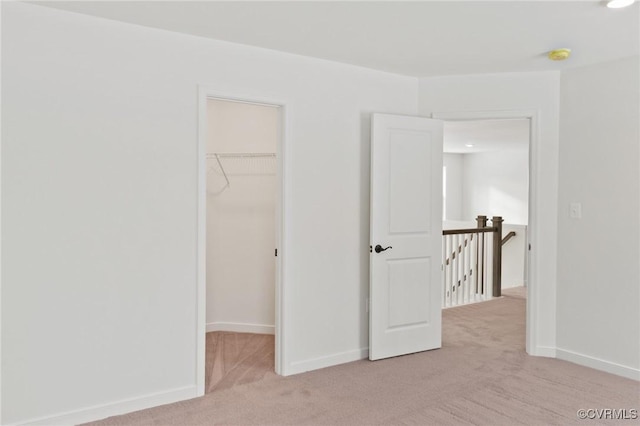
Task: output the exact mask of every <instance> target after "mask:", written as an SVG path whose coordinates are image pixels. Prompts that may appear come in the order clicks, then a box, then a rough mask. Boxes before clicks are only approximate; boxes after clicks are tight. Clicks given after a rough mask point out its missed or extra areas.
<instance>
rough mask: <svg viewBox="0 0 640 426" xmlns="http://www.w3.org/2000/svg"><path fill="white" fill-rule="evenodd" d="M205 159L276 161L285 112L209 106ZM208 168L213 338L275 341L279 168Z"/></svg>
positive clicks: (225, 163)
mask: <svg viewBox="0 0 640 426" xmlns="http://www.w3.org/2000/svg"><path fill="white" fill-rule="evenodd" d="M207 117H208V121H207V127H208V131H207V152H210V153H275V152H276V146H277V142H278V140H277V138H278V135H279V124H280V108H276V107H269V106H262V105H254V104H247V103H241V102H225V101H220V100H212V99H211V100H209V101H208V102H207ZM220 161H221V163H222V167H224V171H225V173H226V174H227V178H228V179H229V185H227V181H226V180H225V178H224V175H223V173H222V170H221V168H220V165H219V164H218V162H217V161H216V160H215V159H210V160H207V169H208V170H207V331H218V330H224V331H241V332H253V333H273V332H274V324H275V260H274V259H275V258H274V251H273V250H274V248H275V247H276V240H275V233H276V219H275V211H276V205H275V202H276V160H275V158H259V157H258V158H238V157H231V158H227V157H223V158H222V159H221V160H220Z"/></svg>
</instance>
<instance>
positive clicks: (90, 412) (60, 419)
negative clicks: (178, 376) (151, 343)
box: [14, 386, 198, 426]
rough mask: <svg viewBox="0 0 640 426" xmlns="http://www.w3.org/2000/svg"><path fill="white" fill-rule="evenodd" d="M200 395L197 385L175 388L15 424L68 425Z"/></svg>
mask: <svg viewBox="0 0 640 426" xmlns="http://www.w3.org/2000/svg"><path fill="white" fill-rule="evenodd" d="M197 396H198V393H197V388H196V386H187V387H184V388H178V389H173V390H170V391H167V392H158V393H153V394H149V395H144V396H140V397H135V398H129V399H123V400H120V401H116V402H111V403H108V404H103V405H94V406H92V407H86V408H82V409H80V410H74V411H68V412H66V413H58V414H55V415H52V416H46V417H40V418H36V419H30V420H25V421H21V422H18V423H14V424H15V425H47V426H58V425H60V426H66V425H77V424H80V423H87V422H92V421H96V420H101V419H104V418H107V417H111V416H118V415H120V414H126V413H131V412H132V411H138V410H144V409H146V408H151V407H157V406H159V405H165V404H171V403H173V402H178V401H184V400H185V399H191V398H196V397H197Z"/></svg>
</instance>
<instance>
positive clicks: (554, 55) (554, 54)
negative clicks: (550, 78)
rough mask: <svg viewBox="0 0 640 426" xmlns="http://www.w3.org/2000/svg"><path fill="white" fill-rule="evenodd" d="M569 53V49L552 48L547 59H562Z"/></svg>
mask: <svg viewBox="0 0 640 426" xmlns="http://www.w3.org/2000/svg"><path fill="white" fill-rule="evenodd" d="M569 55H571V49H566V48H563V49H554V50H552V51H551V52H549V59H551V60H552V61H564V60H565V59H567V58H568V57H569Z"/></svg>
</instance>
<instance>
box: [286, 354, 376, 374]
mask: <svg viewBox="0 0 640 426" xmlns="http://www.w3.org/2000/svg"><path fill="white" fill-rule="evenodd" d="M368 357H369V348H361V349H355V350H352V351H346V352H341V353H337V354H333V355H327V356H323V357H319V358H313V359H308V360H304V361H297V362H292V363H291V364H289V366H288V367H287V368H286V369H285V371H283V374H282V375H283V376H289V375H291V374H298V373H304V372H305V371H312V370H318V369H320V368H325V367H332V366H334V365H339V364H344V363H347V362H352V361H359V360H361V359H365V358H368Z"/></svg>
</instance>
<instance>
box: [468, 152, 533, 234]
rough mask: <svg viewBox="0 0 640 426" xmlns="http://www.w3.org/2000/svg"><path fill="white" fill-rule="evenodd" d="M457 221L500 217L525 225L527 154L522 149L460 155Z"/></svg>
mask: <svg viewBox="0 0 640 426" xmlns="http://www.w3.org/2000/svg"><path fill="white" fill-rule="evenodd" d="M462 157H463V166H462V170H463V173H462V175H463V179H462V215H461V220H474V219H475V218H476V217H478V215H480V214H483V215H486V216H488V217H492V216H502V218H503V219H504V221H505V223H510V224H518V225H526V224H527V223H528V207H529V152H528V151H527V149H526V148H524V149H513V150H508V151H493V152H478V153H473V154H464V155H463V156H462Z"/></svg>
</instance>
